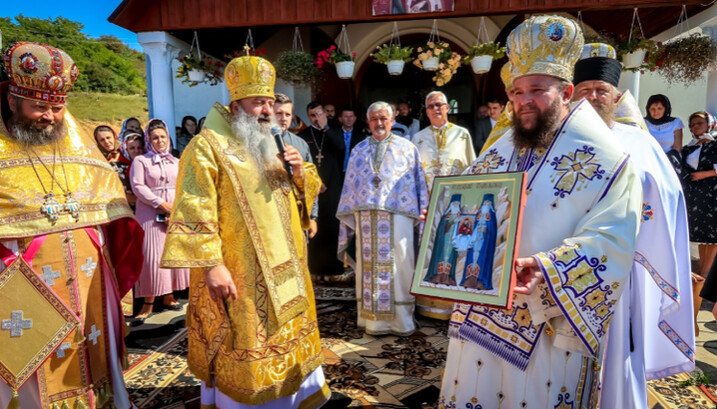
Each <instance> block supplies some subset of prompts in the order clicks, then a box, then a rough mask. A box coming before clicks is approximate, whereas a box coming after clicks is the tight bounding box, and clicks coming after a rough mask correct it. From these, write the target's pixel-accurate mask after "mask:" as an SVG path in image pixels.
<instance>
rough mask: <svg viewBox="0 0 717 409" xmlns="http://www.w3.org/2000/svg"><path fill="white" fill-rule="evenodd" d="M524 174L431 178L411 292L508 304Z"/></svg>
mask: <svg viewBox="0 0 717 409" xmlns="http://www.w3.org/2000/svg"><path fill="white" fill-rule="evenodd" d="M525 175H526V174H525V172H507V173H493V174H481V175H461V176H444V177H437V178H435V180H434V183H433V194H432V195H431V200H430V204H429V206H428V214H427V217H426V224H425V226H424V230H423V236H422V238H421V247H420V250H419V253H418V258H417V263H416V271H415V274H414V277H413V282H412V285H411V293H412V294H414V295H422V296H426V297H432V298H440V299H445V300H452V301H458V302H463V303H470V304H483V305H490V306H496V307H500V308H510V305H511V302H510V300H511V299H512V292H513V287H514V286H515V273H514V271H513V269H514V268H513V266H514V262H515V259H516V257H517V254H518V243H519V236H520V223H521V217H522V213H523V207H524V204H525V194H524V192H525V183H526V179H525V178H526V176H525Z"/></svg>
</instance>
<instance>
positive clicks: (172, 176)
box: [130, 119, 189, 324]
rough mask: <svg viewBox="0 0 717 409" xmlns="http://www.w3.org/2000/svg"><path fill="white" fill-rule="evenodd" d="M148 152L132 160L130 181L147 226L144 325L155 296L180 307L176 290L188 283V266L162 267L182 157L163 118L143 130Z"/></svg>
mask: <svg viewBox="0 0 717 409" xmlns="http://www.w3.org/2000/svg"><path fill="white" fill-rule="evenodd" d="M144 137H145V147H146V151H147V152H146V153H145V154H144V155H141V156H137V157H136V158H134V160H133V161H132V169H131V171H130V180H131V182H132V190H134V193H135V194H136V195H137V211H136V217H137V221H139V222H140V224H141V225H142V228H143V229H144V244H143V250H144V264H143V266H142V273H141V274H140V276H139V280H137V283H136V284H135V287H134V295H135V297H137V298H140V297H144V304H143V305H142V309H141V310H140V312H139V313H138V314H137V315H136V319H137V320H136V323H138V324H141V323H143V322H144V319H145V318H147V317H148V316H149V315H150V314H151V313H152V309H153V305H154V298H155V297H156V296H160V295H164V299H163V304H164V307H165V308H166V309H171V310H176V311H179V310H181V305H180V304H179V303H178V302H177V300H175V299H174V295H173V294H172V292H173V291H178V290H184V289H186V288H187V287H188V286H189V270H188V269H176V270H170V269H164V268H159V262H160V260H161V258H162V251H163V249H164V242H165V239H166V235H167V223H166V222H167V221H168V220H169V214H170V213H171V212H172V204H173V202H174V195H175V190H174V189H175V184H176V182H177V171H178V169H179V167H178V165H179V159H177V158H176V157H174V156H172V153H171V152H172V144H171V140H170V139H169V132H167V125H166V124H165V123H164V121H162V120H161V119H152V120H150V121H149V123H148V124H147V129H146V131H145V133H144Z"/></svg>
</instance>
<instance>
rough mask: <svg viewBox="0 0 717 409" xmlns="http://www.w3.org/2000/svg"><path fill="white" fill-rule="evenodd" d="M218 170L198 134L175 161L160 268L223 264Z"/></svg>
mask: <svg viewBox="0 0 717 409" xmlns="http://www.w3.org/2000/svg"><path fill="white" fill-rule="evenodd" d="M218 171H219V166H218V164H217V161H216V158H215V157H214V151H213V150H212V148H211V146H210V145H209V142H207V140H206V139H204V137H202V136H201V135H197V136H196V137H194V138H192V141H191V142H190V143H189V145H187V148H186V149H185V150H184V154H183V155H182V159H181V160H180V162H179V173H178V175H177V195H176V199H175V201H174V207H173V208H172V214H171V216H170V221H169V227H168V228H167V241H166V243H165V245H164V254H163V256H162V267H165V268H184V267H211V266H216V265H219V264H223V260H222V252H221V239H220V237H219V223H218V218H217V211H218V209H217V184H218V179H219V173H218Z"/></svg>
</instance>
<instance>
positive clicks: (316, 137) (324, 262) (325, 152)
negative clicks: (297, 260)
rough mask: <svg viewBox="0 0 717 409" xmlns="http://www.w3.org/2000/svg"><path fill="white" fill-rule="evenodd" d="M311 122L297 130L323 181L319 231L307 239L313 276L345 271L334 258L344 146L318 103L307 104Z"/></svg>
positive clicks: (337, 233)
mask: <svg viewBox="0 0 717 409" xmlns="http://www.w3.org/2000/svg"><path fill="white" fill-rule="evenodd" d="M306 114H307V116H308V117H309V121H310V122H311V125H310V126H309V127H307V128H306V129H304V130H303V131H301V132H299V133H298V135H299V137H301V138H302V139H303V140H304V141H305V142H306V144H307V145H309V150H310V151H311V156H312V157H313V159H314V164H315V165H316V168H317V169H318V171H319V176H320V177H321V181H322V182H323V183H322V185H321V191H320V194H319V218H318V223H317V224H318V231H317V232H316V235H315V236H314V238H313V239H311V240H310V241H309V270H310V271H311V274H312V275H314V276H321V277H322V278H323V277H325V276H332V275H339V274H342V273H343V271H344V268H343V263H341V262H340V261H339V260H338V259H337V257H336V254H337V244H338V237H339V221H338V219H337V218H336V209H337V208H338V206H339V199H341V189H342V187H343V171H342V169H343V163H344V157H345V155H346V145H345V144H344V139H343V137H342V135H341V133H340V132H339V131H338V130H336V129H331V128H329V126H328V125H327V122H328V118H326V113H325V112H324V108H323V106H322V105H321V103H319V102H316V101H314V102H311V103H310V104H309V105H308V106H307V107H306Z"/></svg>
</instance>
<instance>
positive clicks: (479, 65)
mask: <svg viewBox="0 0 717 409" xmlns="http://www.w3.org/2000/svg"><path fill="white" fill-rule="evenodd" d="M491 65H493V57H491V56H490V55H478V56H475V57H473V58H472V59H471V68H472V69H473V72H474V73H475V74H483V73H485V72H488V71H490V66H491Z"/></svg>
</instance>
